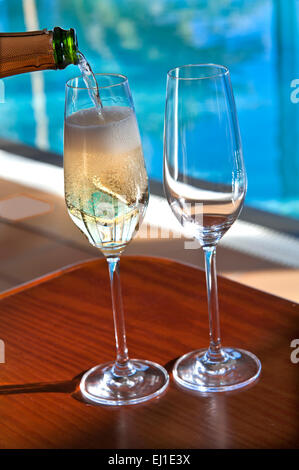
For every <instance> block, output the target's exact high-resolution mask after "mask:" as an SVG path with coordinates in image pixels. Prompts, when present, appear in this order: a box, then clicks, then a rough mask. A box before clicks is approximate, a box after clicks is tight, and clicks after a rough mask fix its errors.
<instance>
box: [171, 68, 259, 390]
mask: <svg viewBox="0 0 299 470" xmlns="http://www.w3.org/2000/svg"><path fill="white" fill-rule="evenodd" d="M164 134H165V135H164V189H165V193H166V196H167V199H168V202H169V204H170V207H171V209H172V211H173V213H174V214H175V216H176V217H177V219H178V220H179V222H180V223H181V225H182V226H183V227H184V228H185V229H186V230H187V232H188V233H189V235H191V236H192V237H194V238H195V239H196V240H198V241H199V243H200V245H201V246H202V248H203V251H204V255H205V269H206V284H207V297H208V311H209V326H210V345H209V348H208V349H200V350H197V351H193V352H191V353H188V354H186V355H184V356H183V357H181V358H180V359H178V361H177V362H176V364H175V366H174V369H173V375H174V379H175V380H176V381H177V382H178V383H179V384H180V385H182V386H184V387H187V388H190V389H193V390H198V391H202V392H218V391H227V390H233V389H237V388H240V387H243V386H245V385H248V384H249V383H251V382H253V381H254V380H255V379H256V378H257V377H258V375H259V374H260V370H261V364H260V361H259V359H258V358H257V357H256V356H255V355H253V354H252V353H250V352H248V351H244V350H242V349H235V348H234V349H233V348H224V347H222V345H221V338H220V321H219V312H218V294H217V276H216V259H215V257H216V245H217V243H218V241H219V240H220V239H221V237H222V236H223V235H224V234H225V232H226V231H227V230H228V229H229V228H230V227H231V225H232V224H233V223H234V221H235V220H236V219H237V218H238V216H239V214H240V211H241V209H242V206H243V202H244V198H245V193H246V187H247V179H246V171H245V166H244V161H243V156H242V146H241V139H240V132H239V125H238V119H237V113H236V108H235V103H234V97H233V91H232V87H231V82H230V76H229V70H228V69H227V68H226V67H223V66H221V65H215V64H197V65H185V66H182V67H177V68H174V69H172V70H170V71H169V72H168V75H167V92H166V109H165V131H164Z"/></svg>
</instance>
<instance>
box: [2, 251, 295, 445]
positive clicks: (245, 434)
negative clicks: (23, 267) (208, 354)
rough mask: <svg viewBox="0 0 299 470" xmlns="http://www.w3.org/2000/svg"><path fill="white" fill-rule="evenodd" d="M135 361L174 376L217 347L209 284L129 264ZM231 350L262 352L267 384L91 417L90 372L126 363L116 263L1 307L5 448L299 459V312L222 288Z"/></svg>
mask: <svg viewBox="0 0 299 470" xmlns="http://www.w3.org/2000/svg"><path fill="white" fill-rule="evenodd" d="M121 273H122V286H123V296H124V304H125V309H126V323H127V336H128V345H129V351H130V353H131V356H132V357H139V358H143V359H151V360H154V361H156V362H159V363H160V364H163V365H164V366H165V367H166V368H167V369H168V370H169V372H171V368H172V365H173V363H174V360H175V359H176V358H177V357H178V356H181V355H182V354H184V353H186V352H188V351H191V350H193V349H197V348H200V347H205V346H206V345H207V339H208V329H207V326H208V318H207V305H206V293H205V281H204V273H203V272H202V271H200V270H197V269H194V268H191V267H188V266H185V265H181V264H178V263H175V262H172V261H168V260H162V259H154V258H142V257H127V258H126V257H124V258H123V259H122V261H121ZM219 293H220V308H221V324H222V333H223V340H224V341H223V342H224V344H225V345H226V346H239V347H242V348H245V349H249V350H250V351H252V352H254V353H255V354H256V355H257V356H258V357H259V358H260V359H261V362H262V375H261V378H260V380H259V381H258V382H257V383H256V384H255V385H254V386H251V387H250V388H249V389H247V390H243V391H238V392H234V393H232V392H231V393H225V394H224V393H218V394H211V395H210V396H202V395H200V394H194V393H193V392H188V391H183V390H181V389H179V388H178V387H177V386H176V385H175V384H174V382H173V380H172V379H171V383H170V386H169V388H168V390H167V391H166V393H165V394H164V395H162V396H161V397H160V398H158V399H155V400H152V401H150V402H148V403H145V404H140V405H135V406H125V407H113V408H112V407H107V406H98V407H96V406H92V405H86V404H85V403H83V402H82V401H81V399H80V394H79V392H78V381H79V379H80V376H81V375H82V372H83V371H85V370H86V369H89V368H90V367H91V366H94V365H96V364H98V363H103V362H106V361H109V360H111V359H112V358H113V357H114V350H115V349H114V336H113V323H112V313H111V298H110V291H109V284H108V271H107V266H106V264H105V261H104V260H96V261H91V262H87V263H85V264H81V265H79V266H75V267H71V268H68V269H66V270H65V271H62V272H59V273H55V274H52V275H49V276H47V277H46V278H42V279H40V280H37V281H34V282H33V283H31V284H29V285H26V286H23V287H21V288H19V289H15V290H13V291H10V292H9V293H8V294H7V293H6V294H3V295H2V296H1V302H0V307H1V308H0V312H1V314H0V338H2V340H3V341H4V342H5V353H6V362H5V363H4V364H0V395H1V396H0V448H110V449H113V448H116V449H117V448H171V449H175V448H181V449H188V448H189V449H190V448H290V447H299V409H298V398H299V363H298V364H295V363H292V362H291V360H290V355H291V352H292V348H291V347H290V343H291V341H292V340H293V339H296V338H299V305H297V304H294V303H291V302H288V301H285V300H283V299H280V298H278V297H274V296H270V295H268V294H265V293H262V292H260V291H257V290H254V289H250V288H247V287H245V286H242V285H240V284H238V283H235V282H231V281H229V280H226V279H223V278H220V279H219ZM298 357H299V354H298Z"/></svg>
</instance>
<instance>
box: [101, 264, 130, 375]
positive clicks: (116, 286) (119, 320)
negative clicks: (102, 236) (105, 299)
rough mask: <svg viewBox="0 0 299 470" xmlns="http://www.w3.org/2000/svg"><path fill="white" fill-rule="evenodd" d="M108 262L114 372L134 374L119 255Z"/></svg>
mask: <svg viewBox="0 0 299 470" xmlns="http://www.w3.org/2000/svg"><path fill="white" fill-rule="evenodd" d="M107 262H108V267H109V276H110V287H111V296H112V309H113V320H114V332H115V342H116V361H115V364H114V367H113V372H114V374H115V375H116V376H119V377H124V376H128V375H131V374H133V373H134V371H135V370H134V367H133V366H132V364H131V363H130V361H129V356H128V348H127V340H126V329H125V317H124V309H123V302H122V295H121V285H120V276H119V257H111V258H107Z"/></svg>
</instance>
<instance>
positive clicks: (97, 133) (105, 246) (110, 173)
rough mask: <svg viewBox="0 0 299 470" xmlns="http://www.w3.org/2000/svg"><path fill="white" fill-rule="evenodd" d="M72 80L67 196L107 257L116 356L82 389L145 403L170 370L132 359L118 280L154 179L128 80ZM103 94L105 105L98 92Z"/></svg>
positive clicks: (105, 399) (91, 396) (107, 400)
mask: <svg viewBox="0 0 299 470" xmlns="http://www.w3.org/2000/svg"><path fill="white" fill-rule="evenodd" d="M96 80H97V83H98V89H97V86H96V84H93V83H91V85H90V87H86V82H84V79H83V77H77V78H74V79H71V80H69V81H68V82H67V85H66V105H65V130H64V175H65V199H66V204H67V208H68V212H69V215H70V217H71V219H72V220H73V222H74V223H75V224H76V225H77V227H78V228H79V229H80V230H81V231H82V232H83V233H84V234H85V235H86V237H87V239H88V241H89V242H90V243H91V244H92V245H93V246H95V247H97V248H99V250H101V252H102V253H103V254H104V255H105V257H106V259H107V262H108V267H109V275H110V283H111V294H112V307H113V317H114V328H115V339H116V360H115V361H114V362H109V363H107V364H103V365H99V366H96V367H94V368H93V369H91V370H90V371H88V372H86V373H85V374H84V376H83V377H82V380H81V383H80V389H81V393H82V395H83V396H84V397H85V398H86V399H87V401H89V402H92V403H96V404H107V405H126V404H135V403H140V402H143V401H146V400H149V399H151V398H154V397H156V396H158V395H159V394H161V393H162V392H163V391H164V390H165V389H166V387H167V384H168V380H169V379H168V374H167V372H166V370H165V369H164V368H163V367H161V366H160V365H158V364H155V363H153V362H150V361H146V360H139V359H129V356H128V349H127V344H126V333H125V320H124V312H123V305H122V295H121V288H120V278H119V260H120V255H121V253H122V252H123V250H124V249H125V248H126V246H127V245H128V243H129V242H130V241H131V239H132V238H133V236H134V234H135V233H136V231H137V230H138V228H139V224H140V223H141V221H142V218H143V216H144V213H145V210H146V207H147V204H148V197H149V192H148V177H147V173H146V169H145V164H144V158H143V152H142V147H141V141H140V135H139V130H138V125H137V121H136V117H135V111H134V106H133V101H132V97H131V92H130V88H129V83H128V80H127V78H126V77H125V76H123V75H117V74H97V75H96ZM93 93H95V94H97V93H99V95H100V98H101V105H102V106H100V107H97V106H95V105H94V101H95V100H93V97H92V94H93Z"/></svg>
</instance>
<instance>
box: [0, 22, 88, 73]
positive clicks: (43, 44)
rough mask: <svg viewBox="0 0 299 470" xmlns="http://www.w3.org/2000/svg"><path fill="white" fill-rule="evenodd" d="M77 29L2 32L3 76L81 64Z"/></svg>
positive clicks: (0, 59)
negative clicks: (79, 62)
mask: <svg viewBox="0 0 299 470" xmlns="http://www.w3.org/2000/svg"><path fill="white" fill-rule="evenodd" d="M78 61H79V57H78V44H77V36H76V32H75V30H74V29H69V30H65V29H61V28H58V27H56V28H54V29H53V31H47V30H46V29H44V30H42V31H28V32H25V33H0V78H3V77H8V76H10V75H18V74H20V73H25V72H34V71H36V70H47V69H64V68H65V67H67V66H68V65H69V64H78Z"/></svg>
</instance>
